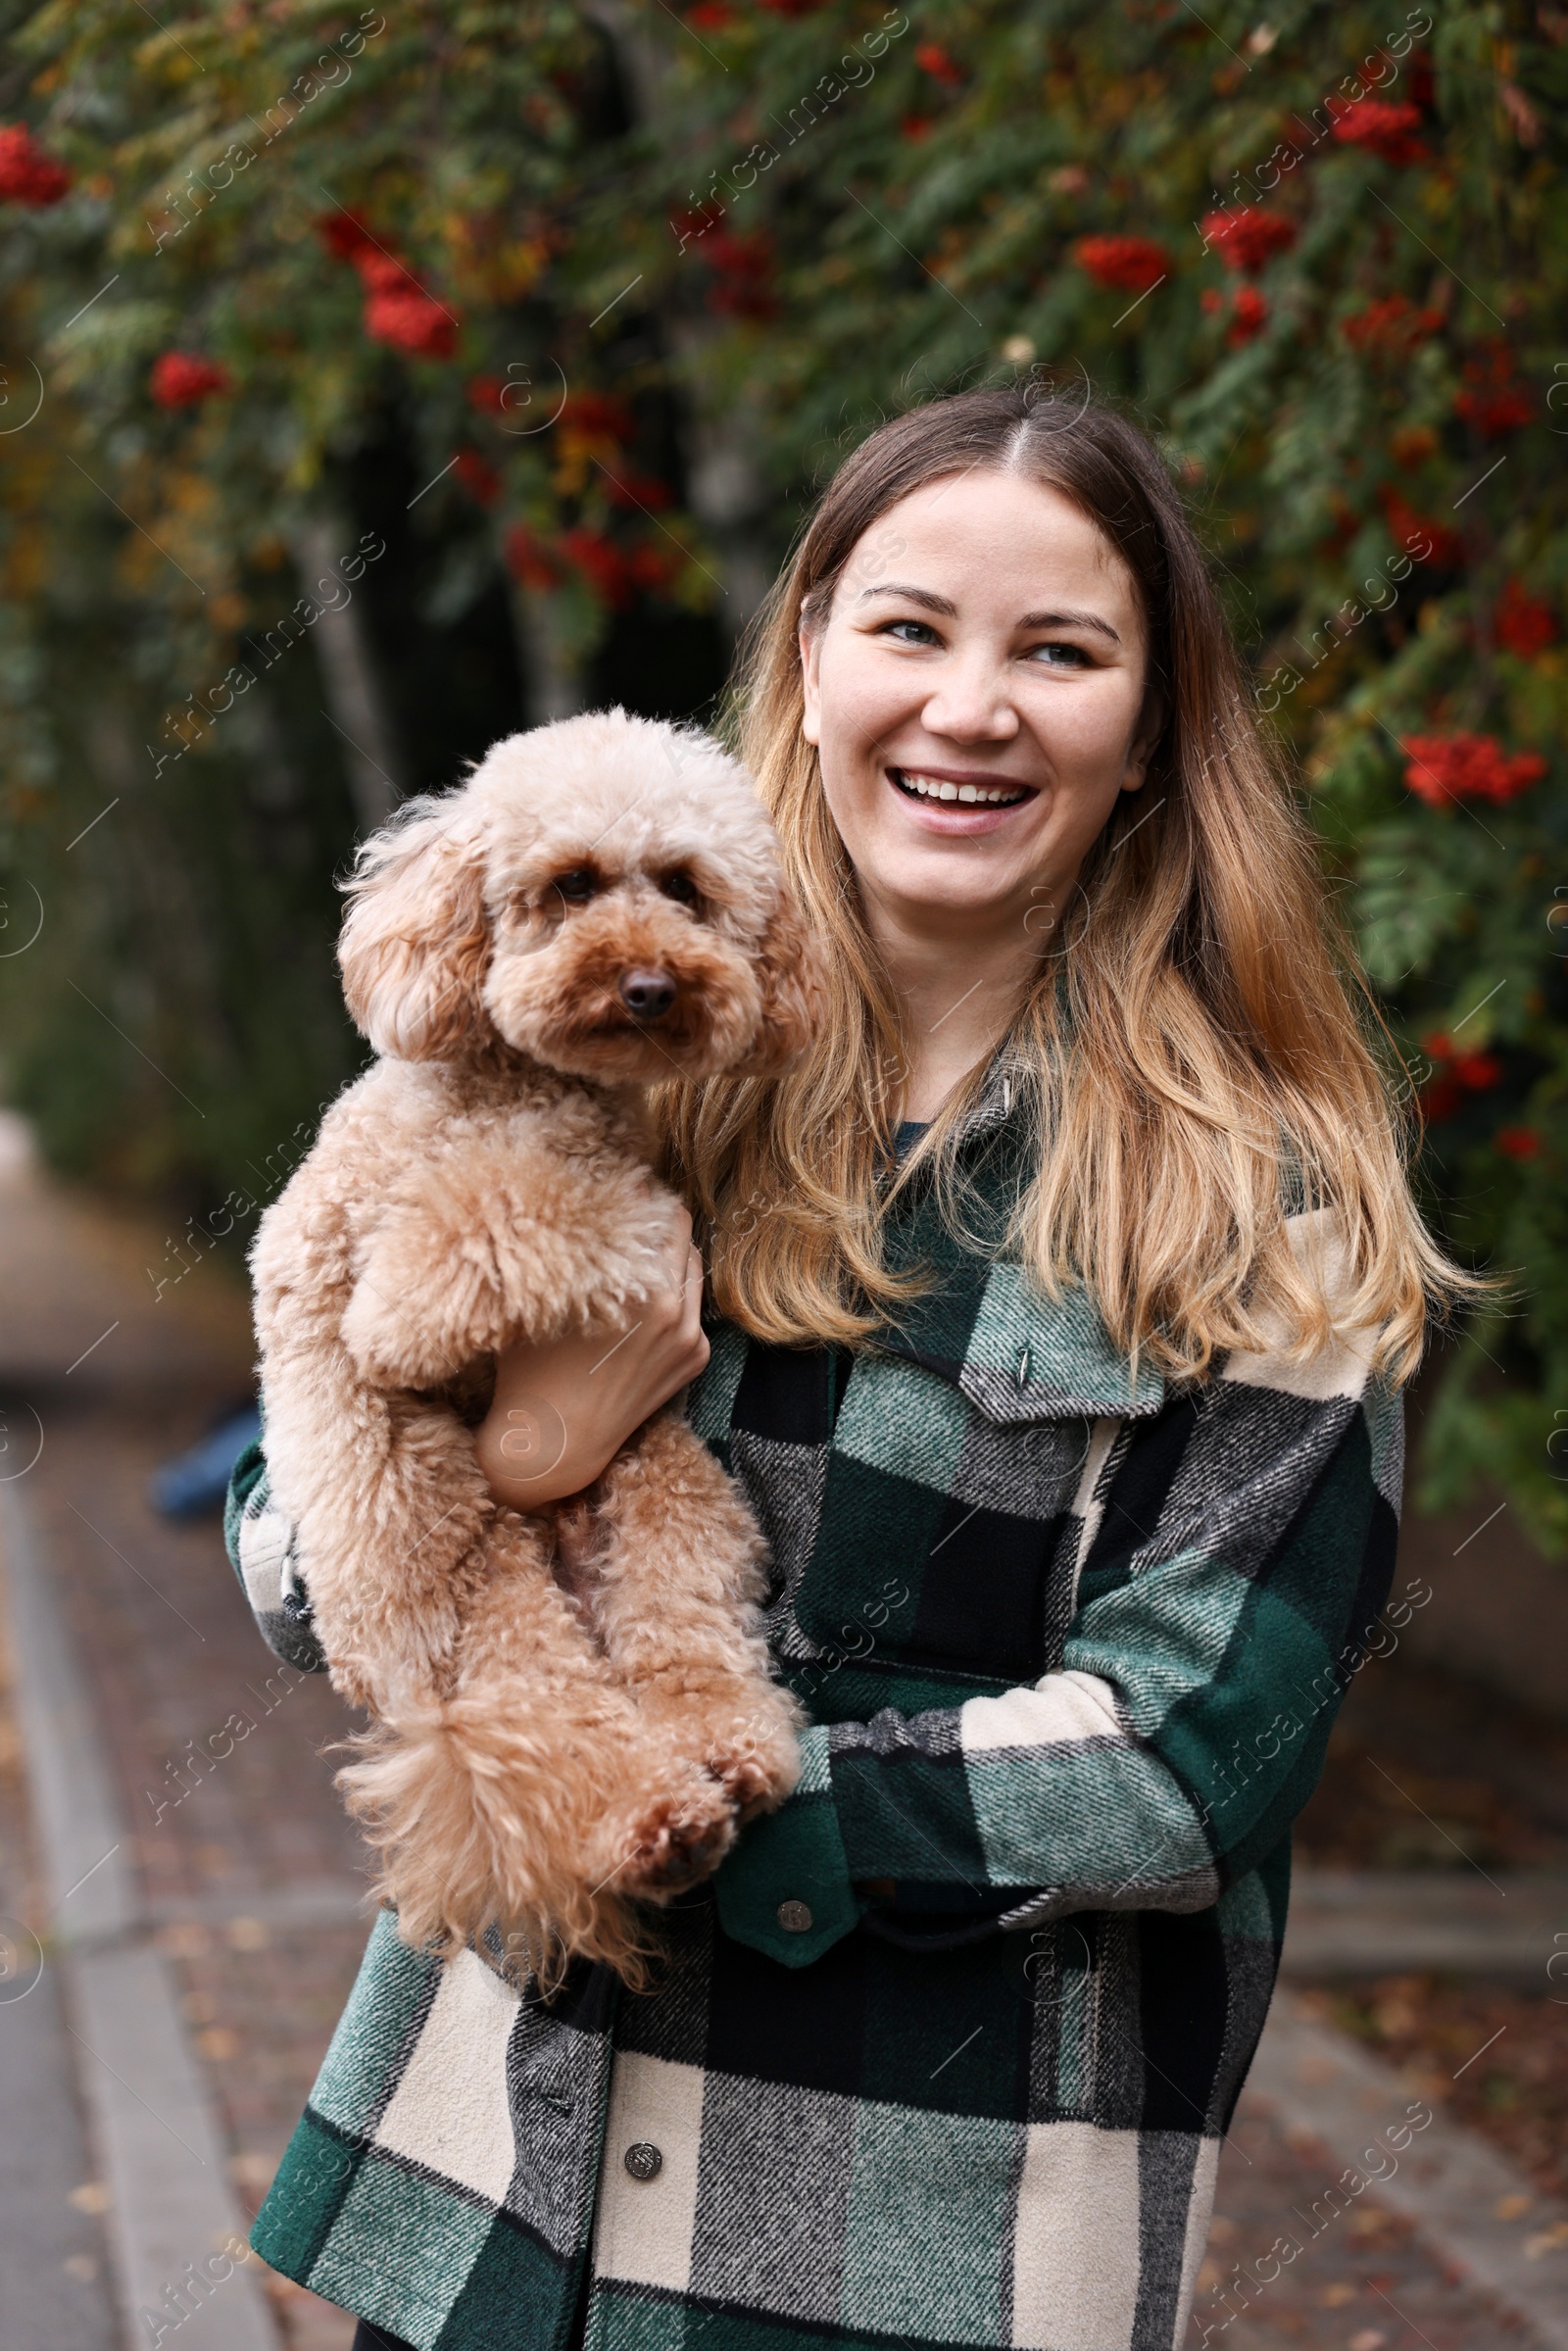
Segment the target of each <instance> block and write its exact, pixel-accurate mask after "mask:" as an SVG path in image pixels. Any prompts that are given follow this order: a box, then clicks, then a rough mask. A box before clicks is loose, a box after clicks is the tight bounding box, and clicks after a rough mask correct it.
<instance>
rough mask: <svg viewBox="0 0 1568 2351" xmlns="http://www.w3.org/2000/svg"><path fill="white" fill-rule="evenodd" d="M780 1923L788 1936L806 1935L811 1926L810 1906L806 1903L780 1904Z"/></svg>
mask: <svg viewBox="0 0 1568 2351" xmlns="http://www.w3.org/2000/svg"><path fill="white" fill-rule="evenodd" d="M778 1923H779V1925H780V1926H781V1927H782V1928H783V1930H784V1932H785V1934H786V1935H805V1934H806V1933H807V1932H808V1930H809V1927H810V1924H811V1913H810V1909H809V1905H808V1904H807V1903H805V1902H780V1904H779V1906H778Z"/></svg>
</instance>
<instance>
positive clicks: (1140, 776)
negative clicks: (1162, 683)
mask: <svg viewBox="0 0 1568 2351" xmlns="http://www.w3.org/2000/svg"><path fill="white" fill-rule="evenodd" d="M1164 731H1165V698H1164V696H1163V695H1162V694H1161V693H1160V691H1159V689H1158V687H1157V686H1151V687H1150V689H1149V691H1148V693H1147V694H1146V695H1145V696H1144V707H1143V709H1142V710H1141V711H1140V712H1139V714H1138V731H1137V733H1136V734H1135V735H1134V736H1133V739H1132V741H1131V743H1130V744H1129V745H1128V747H1127V760H1126V764H1125V765H1124V767H1123V768H1122V771H1121V789H1122V790H1123V791H1124V792H1138V791H1141V790H1142V788H1143V786H1144V784H1145V783H1146V782H1147V781H1148V778H1149V762H1150V760H1151V759H1152V758H1153V756H1154V753H1155V750H1156V749H1157V747H1158V744H1159V739H1160V736H1161V735H1162V734H1163V733H1164Z"/></svg>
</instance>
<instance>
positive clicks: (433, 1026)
mask: <svg viewBox="0 0 1568 2351" xmlns="http://www.w3.org/2000/svg"><path fill="white" fill-rule="evenodd" d="M423 810H424V812H423V813H416V812H415V809H414V808H413V807H411V808H410V810H409V811H408V812H407V813H406V814H405V815H404V816H402V817H400V818H398V819H397V820H396V821H395V822H394V823H393V824H391V825H389V826H388V827H387V828H386V830H385V831H384V832H380V833H377V834H376V835H375V837H374V839H373V840H370V841H368V842H367V843H366V845H365V847H364V849H363V850H362V851H361V852H360V857H359V866H358V870H357V872H356V874H355V877H354V880H353V882H352V883H351V884H350V890H349V899H350V903H349V910H348V913H347V915H346V916H345V918H344V922H343V930H342V935H341V937H340V938H339V940H338V950H337V959H338V963H339V965H340V967H341V969H342V973H343V994H344V998H345V1000H346V1001H347V1004H348V1007H349V1010H350V1012H351V1013H352V1014H353V1016H354V1023H355V1026H356V1027H357V1028H358V1029H360V1030H361V1031H362V1032H363V1034H364V1035H365V1036H367V1037H368V1039H369V1041H370V1043H371V1044H372V1045H373V1046H374V1047H375V1050H376V1052H377V1053H390V1054H393V1055H394V1056H395V1057H396V1058H397V1059H399V1060H402V1061H448V1060H459V1059H461V1058H463V1057H464V1056H465V1055H466V1054H468V1053H475V1052H477V1051H478V1050H479V1049H480V1048H481V1047H482V1046H484V1045H487V1044H489V1043H491V1042H492V1041H493V1039H494V1036H495V1031H494V1029H493V1028H492V1026H491V1023H490V1019H489V1015H488V1014H487V1013H486V1011H485V1009H484V1004H483V1002H482V998H481V994H480V991H481V990H482V988H483V986H484V978H485V970H486V966H487V965H488V963H489V959H490V931H489V926H488V924H487V923H486V921H485V912H484V855H483V850H482V847H481V844H480V842H479V841H478V839H476V838H475V837H474V835H473V833H472V832H471V831H470V830H469V829H468V827H467V826H466V825H464V824H463V822H462V819H461V818H459V817H458V815H457V812H456V810H455V808H453V807H452V806H451V805H450V804H444V803H442V802H439V801H437V802H435V803H434V804H433V805H431V804H429V803H425V804H423Z"/></svg>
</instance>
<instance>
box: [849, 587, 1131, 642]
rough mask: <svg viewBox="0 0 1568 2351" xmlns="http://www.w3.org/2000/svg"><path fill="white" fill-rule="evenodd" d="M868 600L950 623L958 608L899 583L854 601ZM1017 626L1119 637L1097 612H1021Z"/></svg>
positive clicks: (865, 591) (867, 590)
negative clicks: (898, 602) (902, 603)
mask: <svg viewBox="0 0 1568 2351" xmlns="http://www.w3.org/2000/svg"><path fill="white" fill-rule="evenodd" d="M871 596H902V597H904V598H905V600H906V601H907V603H909V604H918V605H923V606H924V607H925V610H926V611H927V612H940V613H941V614H942V615H943V617H944V619H947V620H953V619H956V616H957V611H958V608H957V606H956V604H954V603H953V602H952V600H951V599H950V598H949V597H946V596H934V595H933V594H932V592H931V590H930V589H929V588H911V587H908V586H907V585H906V584H905V582H904V581H903V580H896V579H879V580H878V581H877V582H876V583H875V585H874V586H872V587H869V588H862V589H861V590H860V593H859V595H858V598H857V599H856V601H857V603H858V604H864V603H865V601H866V599H867V598H868V597H871ZM1018 626H1019V627H1020V628H1093V629H1098V630H1099V632H1100V634H1101V635H1102V636H1103V637H1108V638H1109V639H1110V641H1111V643H1112V645H1119V644H1120V643H1121V639H1120V637H1119V636H1118V635H1117V634H1116V631H1115V630H1114V629H1113V628H1112V627H1111V625H1110V622H1109V621H1108V620H1102V619H1101V617H1100V615H1099V613H1098V612H1025V614H1024V616H1023V618H1022V619H1021V620H1020V621H1019V623H1018Z"/></svg>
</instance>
